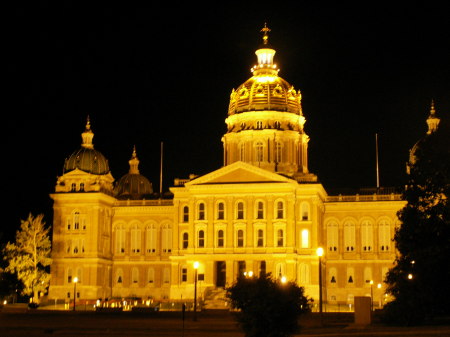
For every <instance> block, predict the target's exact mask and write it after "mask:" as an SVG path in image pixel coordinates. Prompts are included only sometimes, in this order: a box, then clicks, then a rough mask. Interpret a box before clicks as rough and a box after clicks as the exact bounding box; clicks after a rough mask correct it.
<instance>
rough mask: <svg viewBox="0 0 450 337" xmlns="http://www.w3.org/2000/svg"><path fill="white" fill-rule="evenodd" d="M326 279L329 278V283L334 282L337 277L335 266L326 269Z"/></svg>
mask: <svg viewBox="0 0 450 337" xmlns="http://www.w3.org/2000/svg"><path fill="white" fill-rule="evenodd" d="M328 279H329V280H330V283H336V279H337V272H336V268H334V267H333V268H330V269H329V271H328Z"/></svg>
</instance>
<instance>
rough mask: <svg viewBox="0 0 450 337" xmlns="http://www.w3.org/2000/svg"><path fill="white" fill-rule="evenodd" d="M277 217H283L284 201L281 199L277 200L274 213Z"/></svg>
mask: <svg viewBox="0 0 450 337" xmlns="http://www.w3.org/2000/svg"><path fill="white" fill-rule="evenodd" d="M275 214H276V215H277V219H284V202H283V201H281V200H280V201H277V208H276V213H275Z"/></svg>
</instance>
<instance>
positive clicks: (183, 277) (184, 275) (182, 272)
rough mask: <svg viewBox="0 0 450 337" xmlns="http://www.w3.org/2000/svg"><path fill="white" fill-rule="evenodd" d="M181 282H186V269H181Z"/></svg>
mask: <svg viewBox="0 0 450 337" xmlns="http://www.w3.org/2000/svg"><path fill="white" fill-rule="evenodd" d="M181 282H187V268H185V267H183V268H181Z"/></svg>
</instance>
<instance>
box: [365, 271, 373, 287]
mask: <svg viewBox="0 0 450 337" xmlns="http://www.w3.org/2000/svg"><path fill="white" fill-rule="evenodd" d="M370 281H373V278H372V268H371V267H364V282H365V283H369V284H370Z"/></svg>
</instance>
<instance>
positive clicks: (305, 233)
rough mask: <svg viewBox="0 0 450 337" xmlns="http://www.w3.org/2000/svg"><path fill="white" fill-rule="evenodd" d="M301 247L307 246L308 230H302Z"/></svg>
mask: <svg viewBox="0 0 450 337" xmlns="http://www.w3.org/2000/svg"><path fill="white" fill-rule="evenodd" d="M301 247H302V248H309V230H307V229H303V230H302V245H301Z"/></svg>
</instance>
